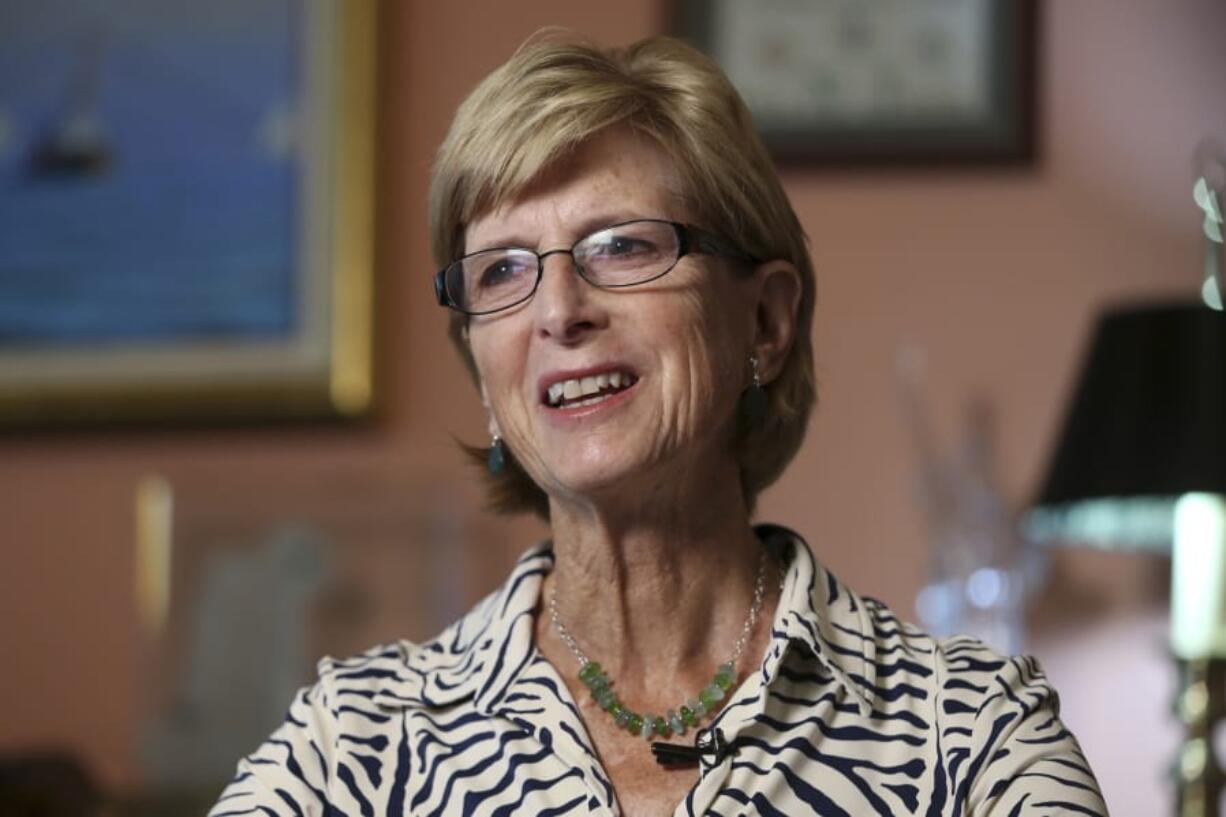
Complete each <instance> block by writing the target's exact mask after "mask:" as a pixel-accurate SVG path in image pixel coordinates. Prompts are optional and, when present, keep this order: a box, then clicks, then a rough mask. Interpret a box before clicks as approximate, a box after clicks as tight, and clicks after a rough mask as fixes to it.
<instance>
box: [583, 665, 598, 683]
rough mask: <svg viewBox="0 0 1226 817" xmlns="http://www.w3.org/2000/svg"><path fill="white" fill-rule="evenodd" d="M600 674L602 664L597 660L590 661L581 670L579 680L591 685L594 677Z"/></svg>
mask: <svg viewBox="0 0 1226 817" xmlns="http://www.w3.org/2000/svg"><path fill="white" fill-rule="evenodd" d="M598 675H600V664H598V663H596V662H595V661H588V662H587V663H586V664H584V665H583V668H582V669H580V670H579V680H580V681H582V682H583V683H585V684H587V685H588V686H591V682H592V679H593V678H595V677H596V676H598Z"/></svg>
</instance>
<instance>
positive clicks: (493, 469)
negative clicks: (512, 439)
mask: <svg viewBox="0 0 1226 817" xmlns="http://www.w3.org/2000/svg"><path fill="white" fill-rule="evenodd" d="M485 467H486V469H487V470H488V471H489V472H490V473H491V474H493V475H494V476H498V475H499V474H501V473H502V472H503V470H504V469H505V468H506V467H507V447H506V445H505V444H504V443H503V442H502V438H501V437H499V436H498V435H497V434H495V435H494V439H493V441H492V442H491V443H490V453H489V456H488V457H486V459H485Z"/></svg>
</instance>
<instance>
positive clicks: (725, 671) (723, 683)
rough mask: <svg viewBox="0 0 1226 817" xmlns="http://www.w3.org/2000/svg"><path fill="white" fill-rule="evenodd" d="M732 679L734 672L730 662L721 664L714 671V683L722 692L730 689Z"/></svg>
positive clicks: (734, 676)
mask: <svg viewBox="0 0 1226 817" xmlns="http://www.w3.org/2000/svg"><path fill="white" fill-rule="evenodd" d="M734 681H736V674H735V672H734V670H733V669H732V665H731V664H724V665H722V666H721V667H720V668H719V669H718V670H717V671H716V673H715V684H716V686H718V687H719V688H720V689H722V690H723V691H724V692H727V691H728V690H730V689H732V684H733V682H734Z"/></svg>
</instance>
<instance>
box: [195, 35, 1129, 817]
mask: <svg viewBox="0 0 1226 817" xmlns="http://www.w3.org/2000/svg"><path fill="white" fill-rule="evenodd" d="M430 213H431V218H432V229H433V242H434V254H435V258H436V260H437V262H438V264H439V266H440V267H441V268H442V269H441V271H440V272H439V273H438V275H437V276H436V280H435V287H436V294H437V296H438V298H439V301H440V303H442V304H443V305H445V306H447V307H449V308H450V309H451V310H452V313H453V321H452V330H453V338H454V339H455V341H456V343H457V346H458V348H459V350H460V353H461V356H462V357H463V358H464V360H465V361H466V362H467V364H468V366H469V367H470V369H471V371H472V373H473V375H474V378H475V380H476V383H477V385H478V387H479V390H480V393H481V396H482V399H483V401H484V403H485V406H486V408H487V410H488V412H489V423H490V433H491V444H490V446H489V448H488V449H483V450H482V451H481V452H480V456H481V457H482V459H483V461H485V463H486V465H487V467H488V469H489V471H490V475H491V490H492V496H493V499H494V502H495V505H496V506H497V507H499V508H500V509H502V510H504V511H522V510H533V511H535V512H537V513H539V514H541V515H542V516H544V517H545V518H546V519H547V520H548V521H549V525H550V527H551V532H552V537H551V540H550V541H549V542H548V543H546V544H544V545H541V546H539V547H537V548H534V549H533V550H530V551H529V552H528V553H527V554H525V556H524V557H523V558H522V559H521V561H520V562H519V565H518V566H517V567H516V569H515V571H514V573H513V574H512V576H511V577H510V579H509V580H508V581H507V583H506V585H504V587H503V588H502V589H501V590H499V591H498V592H496V593H494V594H493V595H491V596H490V597H489V598H487V599H486V600H485V601H484V602H483V603H482V604H480V605H479V606H478V607H477V608H476V609H475V610H474V611H473V612H471V613H470V614H468V615H467V616H465V617H464V618H463V619H461V620H460V621H459V622H457V623H456V624H455V625H454V626H452V627H451V628H449V629H448V630H447V631H446V632H444V633H443V634H442V635H441V636H439V637H438V638H437V639H435V640H434V641H431V642H428V643H426V644H421V645H418V644H411V643H400V644H393V645H390V646H387V647H382V648H378V649H375V650H372V651H370V652H368V653H367V654H365V655H363V656H361V657H358V658H354V659H350V660H347V661H337V660H332V659H325V660H324V661H323V662H322V663H321V665H320V673H321V674H320V679H319V681H318V683H316V684H315V685H314V686H313V687H311V688H309V689H306V690H304V691H303V692H302V693H301V694H300V696H299V698H298V699H297V700H296V701H295V702H294V704H293V706H292V707H291V709H290V713H289V716H288V718H287V720H286V722H285V724H284V725H283V726H282V727H281V728H280V729H279V730H278V731H277V733H275V734H274V735H273V737H272V738H271V739H270V740H269V741H268V742H267V743H266V744H265V745H264V746H262V747H260V748H259V749H258V750H257V751H256V752H255V753H254V754H253V755H251V756H250V757H248V758H246V759H245V760H243V761H242V762H241V763H240V766H239V774H238V776H237V777H236V778H235V780H234V781H233V782H232V783H231V785H230V786H229V788H227V790H226V792H225V794H224V795H223V798H222V800H221V801H220V802H219V804H218V805H217V807H216V808H215V810H214V812H213V813H214V814H215V815H223V814H246V813H266V814H325V813H326V814H332V813H344V814H350V813H353V814H357V813H361V814H375V813H377V814H403V813H412V814H478V813H479V814H571V813H575V814H584V813H618V811H619V810H620V811H621V812H625V813H628V814H665V813H677V814H698V813H702V814H705V813H708V812H710V813H720V814H729V813H770V814H789V815H796V814H811V813H812V814H856V815H858V814H883V815H890V814H921V813H922V814H926V815H954V814H976V815H983V814H1000V815H1016V814H1029V813H1032V812H1033V813H1036V814H1038V813H1042V814H1052V813H1060V812H1066V813H1077V814H1096V813H1105V808H1104V807H1103V804H1102V801H1101V799H1100V797H1099V795H1098V793H1097V786H1096V783H1095V781H1094V777H1093V775H1092V773H1091V771H1090V769H1089V767H1088V765H1087V763H1086V761H1085V758H1084V757H1083V756H1082V754H1081V752H1080V750H1079V748H1078V746H1077V743H1076V741H1075V740H1074V739H1073V737H1072V736H1071V735H1070V734H1069V733H1068V732H1067V731H1066V730H1065V729H1064V728H1063V727H1062V726H1061V724H1060V722H1059V720H1058V718H1057V712H1056V709H1057V705H1056V697H1055V694H1054V693H1053V692H1052V690H1051V689H1050V688H1049V687H1048V686H1047V685H1046V683H1045V682H1044V680H1043V676H1042V674H1041V672H1040V671H1039V670H1038V667H1037V665H1036V664H1035V663H1034V662H1033V661H1032V660H1030V659H1025V658H1013V659H1004V658H1001V657H999V656H997V655H995V654H993V653H991V652H990V651H989V650H987V649H986V648H985V647H983V646H982V645H981V644H979V643H977V642H974V641H972V640H969V639H954V640H951V641H945V642H936V641H934V640H933V639H931V638H929V637H928V636H926V635H924V634H922V633H920V632H918V631H916V630H915V629H913V628H911V627H910V626H908V625H905V624H902V623H900V622H899V620H898V619H896V618H895V617H894V615H893V614H892V613H890V611H889V610H887V609H885V608H884V607H882V606H881V605H880V604H877V603H875V602H871V601H869V600H866V599H861V598H860V597H858V596H856V595H855V594H854V593H852V592H851V591H849V590H848V589H847V588H845V587H843V586H842V585H840V584H839V583H838V582H837V581H836V580H835V579H834V577H833V576H831V575H830V574H829V573H827V572H826V571H825V570H824V569H823V568H822V567H821V566H820V565H819V564H818V563H817V562H816V561H815V559H814V557H813V555H812V553H811V552H810V551H809V549H808V547H807V546H806V544H805V543H804V542H803V541H802V540H801V539H800V537H799V536H797V535H796V534H794V533H792V532H790V531H788V530H786V529H783V528H778V527H769V526H764V527H757V528H754V527H752V526H751V524H750V518H751V513H752V510H753V504H754V498H755V497H756V496H757V494H758V493H759V492H760V491H761V490H762V489H763V488H764V487H765V486H767V485H768V484H770V483H771V482H772V481H773V480H774V479H775V478H776V477H777V476H778V475H779V473H780V472H781V471H782V470H783V468H784V467H785V465H786V464H787V462H788V461H789V460H790V459H791V457H792V455H793V454H794V453H795V451H796V450H797V448H798V446H799V445H800V442H801V438H802V436H803V433H804V429H805V424H806V422H807V419H808V416H809V412H810V410H811V408H812V406H813V403H814V396H815V395H814V385H813V363H812V353H811V349H810V345H809V337H810V323H811V319H812V315H813V302H814V278H813V270H812V267H811V264H810V261H809V257H808V254H807V251H806V248H805V243H804V237H803V233H802V230H801V227H800V225H799V223H798V222H797V220H796V217H795V215H794V213H793V212H792V209H791V207H790V205H789V204H788V202H787V199H786V197H785V195H784V193H783V190H782V188H781V186H780V184H779V180H778V178H777V176H776V174H775V172H774V169H773V167H772V164H771V161H770V159H769V157H768V156H767V154H766V152H765V151H764V149H763V148H762V145H761V143H760V142H759V140H758V138H757V137H756V136H755V134H754V131H753V127H752V123H751V121H750V117H749V114H748V112H747V111H746V109H745V107H744V105H743V104H742V102H741V100H740V99H739V98H738V96H737V95H736V93H735V91H734V90H733V89H732V87H731V85H730V84H729V83H728V81H727V79H726V78H725V77H724V76H723V75H722V74H721V73H720V71H719V69H718V68H716V67H715V66H714V65H713V64H712V63H711V62H710V61H709V60H707V59H706V58H704V57H703V56H701V55H700V54H698V53H697V52H695V51H693V50H692V49H690V48H688V47H686V46H684V45H682V44H680V43H678V42H675V41H672V40H668V39H663V38H657V39H651V40H646V41H643V42H640V43H637V44H635V45H632V46H630V47H629V48H626V49H624V50H616V51H602V50H599V49H595V48H591V47H588V46H586V45H581V44H574V43H568V42H552V41H537V42H535V43H530V44H529V45H527V46H526V47H524V48H523V49H521V50H520V51H519V52H518V53H517V54H516V55H515V56H514V57H513V58H512V59H511V60H510V61H509V62H508V63H507V64H506V65H504V66H502V67H501V68H499V69H498V70H497V71H495V72H494V73H493V74H492V75H490V76H489V77H488V78H487V79H486V80H485V81H484V82H483V83H482V84H481V85H480V86H479V87H478V88H477V89H476V90H475V91H474V92H473V94H472V95H471V96H470V97H469V98H468V100H467V101H465V103H464V104H463V105H462V106H461V108H460V110H459V112H458V113H457V115H456V118H455V122H454V123H453V125H452V128H451V131H450V133H449V135H448V136H447V139H446V141H445V142H444V144H443V146H442V148H441V150H440V152H439V156H438V161H437V164H436V168H435V173H434V178H433V183H432V190H431V198H430Z"/></svg>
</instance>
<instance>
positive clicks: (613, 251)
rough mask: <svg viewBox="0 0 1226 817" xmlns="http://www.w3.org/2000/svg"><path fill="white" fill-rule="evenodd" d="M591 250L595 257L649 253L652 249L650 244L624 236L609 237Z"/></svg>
mask: <svg viewBox="0 0 1226 817" xmlns="http://www.w3.org/2000/svg"><path fill="white" fill-rule="evenodd" d="M592 249H593V253H592V254H593V255H597V256H602V255H603V256H627V255H636V254H643V253H650V252H652V250H653V249H654V247H652V245H651V243H650V242H648V241H644V240H643V239H641V238H635V237H633V236H626V235H611V236H609V237H608V238H606V239H604V240H603V241H601V242H599V243H598V244H597V245H596V246H595V247H593V248H592Z"/></svg>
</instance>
